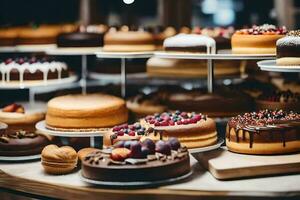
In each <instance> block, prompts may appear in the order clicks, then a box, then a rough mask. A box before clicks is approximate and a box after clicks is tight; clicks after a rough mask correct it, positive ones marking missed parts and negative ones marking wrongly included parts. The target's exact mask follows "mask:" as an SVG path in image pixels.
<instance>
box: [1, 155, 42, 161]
mask: <svg viewBox="0 0 300 200" xmlns="http://www.w3.org/2000/svg"><path fill="white" fill-rule="evenodd" d="M39 159H41V154H38V155H30V156H0V161H5V162H20V161H31V160H39Z"/></svg>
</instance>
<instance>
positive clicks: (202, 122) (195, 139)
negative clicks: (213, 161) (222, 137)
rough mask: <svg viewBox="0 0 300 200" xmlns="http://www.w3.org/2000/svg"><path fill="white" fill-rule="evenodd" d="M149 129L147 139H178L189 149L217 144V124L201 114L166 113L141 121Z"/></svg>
mask: <svg viewBox="0 0 300 200" xmlns="http://www.w3.org/2000/svg"><path fill="white" fill-rule="evenodd" d="M141 124H142V126H145V127H146V129H147V134H146V136H145V137H147V138H151V139H153V140H168V139H169V138H171V137H176V138H178V140H179V141H180V142H181V143H182V144H183V145H184V146H186V147H187V148H198V147H204V146H209V145H212V144H215V143H217V140H218V138H217V131H216V123H215V121H214V120H213V119H211V118H208V117H207V116H206V115H202V114H201V113H194V112H191V113H187V112H180V111H175V112H164V113H161V114H154V115H149V116H147V117H145V118H144V119H141Z"/></svg>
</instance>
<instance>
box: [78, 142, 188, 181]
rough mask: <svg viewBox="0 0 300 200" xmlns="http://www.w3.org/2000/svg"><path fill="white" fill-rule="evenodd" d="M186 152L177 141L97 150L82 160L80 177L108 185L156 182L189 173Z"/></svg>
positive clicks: (121, 144) (131, 144)
mask: <svg viewBox="0 0 300 200" xmlns="http://www.w3.org/2000/svg"><path fill="white" fill-rule="evenodd" d="M190 171H191V168H190V160H189V154H188V152H187V149H186V148H184V147H181V145H180V143H179V142H178V140H176V139H175V138H173V139H170V140H169V141H168V142H164V141H158V142H156V143H154V142H153V141H152V140H150V139H147V140H145V141H143V142H138V141H127V142H123V143H122V142H120V143H119V144H118V146H116V147H114V148H113V149H112V151H111V152H110V153H107V152H106V151H102V150H98V151H95V152H92V153H90V154H88V155H87V156H86V157H85V158H84V159H83V161H82V176H83V177H85V178H87V179H91V180H98V181H107V182H127V183H128V182H129V183H130V182H140V181H159V180H166V179H170V178H176V177H180V176H183V175H186V174H188V173H190Z"/></svg>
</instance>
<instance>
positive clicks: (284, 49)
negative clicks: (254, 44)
mask: <svg viewBox="0 0 300 200" xmlns="http://www.w3.org/2000/svg"><path fill="white" fill-rule="evenodd" d="M276 54H277V59H276V64H277V65H283V66H284V65H288V66H293V65H297V66H299V65H300V30H295V31H290V32H289V33H288V34H287V36H286V37H284V38H281V39H279V40H277V43H276Z"/></svg>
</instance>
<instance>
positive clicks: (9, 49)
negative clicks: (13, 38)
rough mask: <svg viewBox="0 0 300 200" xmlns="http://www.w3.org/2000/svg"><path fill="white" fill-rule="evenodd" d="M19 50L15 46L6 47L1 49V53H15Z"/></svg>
mask: <svg viewBox="0 0 300 200" xmlns="http://www.w3.org/2000/svg"><path fill="white" fill-rule="evenodd" d="M15 52H17V49H16V47H15V46H4V47H0V53H15Z"/></svg>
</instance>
